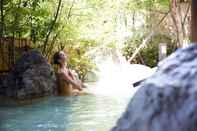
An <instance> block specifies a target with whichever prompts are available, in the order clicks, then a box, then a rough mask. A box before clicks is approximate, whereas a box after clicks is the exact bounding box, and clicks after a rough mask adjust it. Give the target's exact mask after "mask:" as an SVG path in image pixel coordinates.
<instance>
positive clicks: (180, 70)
mask: <svg viewBox="0 0 197 131" xmlns="http://www.w3.org/2000/svg"><path fill="white" fill-rule="evenodd" d="M112 131H197V45H191V46H189V47H188V48H184V49H179V50H178V51H176V52H175V53H174V54H172V55H171V56H170V57H168V58H167V59H165V60H164V61H162V62H161V63H160V64H159V66H158V71H157V72H156V73H155V74H154V75H153V76H152V77H150V78H149V79H148V80H146V81H145V82H143V83H142V85H141V88H140V89H139V90H138V92H137V93H136V94H135V96H134V97H133V98H132V100H131V101H130V103H129V105H128V107H127V109H126V111H125V112H124V114H123V115H122V117H121V118H120V119H119V120H118V122H117V125H116V126H115V127H114V128H113V129H112Z"/></svg>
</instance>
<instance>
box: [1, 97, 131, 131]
mask: <svg viewBox="0 0 197 131" xmlns="http://www.w3.org/2000/svg"><path fill="white" fill-rule="evenodd" d="M128 101H129V98H121V99H120V98H116V97H105V96H99V95H97V96H93V95H88V96H77V97H51V98H49V99H47V100H43V101H41V102H39V103H36V104H32V105H26V106H22V107H0V115H1V116H0V117H1V120H0V131H107V130H110V128H111V127H113V125H114V124H115V122H116V120H117V119H118V118H119V116H120V115H121V113H122V112H123V111H124V110H125V107H126V105H127V103H128Z"/></svg>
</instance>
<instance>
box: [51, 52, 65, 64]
mask: <svg viewBox="0 0 197 131" xmlns="http://www.w3.org/2000/svg"><path fill="white" fill-rule="evenodd" d="M67 59H68V56H67V55H66V53H64V52H63V51H59V52H56V53H55V54H54V56H53V62H54V64H57V65H64V64H65V63H66V62H67Z"/></svg>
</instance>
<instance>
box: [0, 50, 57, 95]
mask: <svg viewBox="0 0 197 131" xmlns="http://www.w3.org/2000/svg"><path fill="white" fill-rule="evenodd" d="M55 83H56V77H55V73H54V71H53V68H52V67H51V65H50V64H48V62H47V60H46V59H45V58H44V57H43V56H42V55H41V54H40V53H39V52H38V51H31V52H28V53H26V54H24V55H23V56H22V57H21V58H20V59H19V60H18V61H17V63H16V64H15V66H14V67H13V70H12V71H11V72H10V73H9V74H8V77H7V78H6V80H5V81H4V84H3V87H2V89H3V94H4V95H5V96H8V97H12V98H16V99H32V98H36V97H42V96H47V95H51V94H53V92H54V91H55V90H56V84H55Z"/></svg>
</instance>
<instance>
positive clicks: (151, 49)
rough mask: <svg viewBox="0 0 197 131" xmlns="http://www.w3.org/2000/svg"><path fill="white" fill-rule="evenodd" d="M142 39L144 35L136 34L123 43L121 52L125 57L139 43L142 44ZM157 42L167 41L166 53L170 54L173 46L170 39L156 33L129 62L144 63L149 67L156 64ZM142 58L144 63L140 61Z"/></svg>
mask: <svg viewBox="0 0 197 131" xmlns="http://www.w3.org/2000/svg"><path fill="white" fill-rule="evenodd" d="M143 39H144V36H140V35H139V34H138V35H135V36H134V37H133V38H132V39H130V40H128V41H127V42H126V43H125V44H126V46H125V47H124V48H123V52H124V56H126V58H127V59H129V58H130V57H131V56H132V54H133V53H134V52H135V50H136V49H137V48H138V47H139V46H140V44H142V41H143ZM159 43H167V55H170V54H171V53H172V52H173V48H174V47H173V43H171V39H170V38H169V37H167V36H165V35H162V34H158V35H156V36H154V37H153V38H152V39H151V41H150V42H149V43H147V45H146V46H145V48H144V49H143V50H141V51H140V52H139V55H138V56H137V57H136V58H135V59H134V60H133V61H131V62H132V63H138V64H139V63H141V64H146V65H147V66H150V67H155V66H157V63H158V60H159V58H158V56H159V53H158V52H159ZM140 57H141V58H140ZM142 60H143V61H144V63H142Z"/></svg>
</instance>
